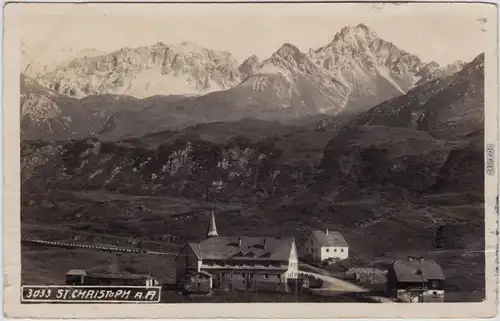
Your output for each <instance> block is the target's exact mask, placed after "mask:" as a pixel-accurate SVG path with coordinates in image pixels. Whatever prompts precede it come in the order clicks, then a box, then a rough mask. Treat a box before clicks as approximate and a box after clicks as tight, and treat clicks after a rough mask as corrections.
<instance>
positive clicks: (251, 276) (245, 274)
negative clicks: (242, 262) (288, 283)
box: [220, 272, 281, 279]
mask: <svg viewBox="0 0 500 321" xmlns="http://www.w3.org/2000/svg"><path fill="white" fill-rule="evenodd" d="M220 275H221V276H226V275H227V276H231V275H233V273H230V272H221V274H220ZM241 276H242V277H246V276H247V273H245V272H242V273H241ZM248 277H249V278H253V277H254V273H248ZM264 277H265V278H266V279H268V278H269V274H268V273H265V274H264ZM276 277H277V278H278V279H279V278H281V274H277V275H276Z"/></svg>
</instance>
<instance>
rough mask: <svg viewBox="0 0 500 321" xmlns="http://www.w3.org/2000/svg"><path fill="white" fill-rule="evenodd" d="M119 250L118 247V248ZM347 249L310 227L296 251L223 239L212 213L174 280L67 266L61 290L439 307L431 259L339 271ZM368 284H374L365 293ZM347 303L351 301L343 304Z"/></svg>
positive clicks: (440, 280) (286, 241) (284, 240)
mask: <svg viewBox="0 0 500 321" xmlns="http://www.w3.org/2000/svg"><path fill="white" fill-rule="evenodd" d="M124 250H125V249H124ZM348 258H349V245H348V244H347V242H346V240H345V239H344V237H343V236H342V234H341V233H340V232H338V231H329V230H328V229H327V230H324V231H323V230H312V231H310V233H309V236H308V237H307V240H306V241H305V243H304V244H301V246H297V244H296V242H295V238H294V237H287V236H278V237H277V236H266V237H255V236H239V237H233V236H231V237H230V236H223V235H220V234H219V231H218V230H217V225H216V221H215V214H214V211H213V210H212V212H211V214H210V220H209V222H208V229H207V233H206V238H205V239H204V240H202V241H201V242H188V243H187V244H185V245H184V247H182V249H181V250H180V252H179V253H178V254H177V255H176V256H175V257H174V260H175V283H174V284H168V283H165V284H161V283H159V281H158V280H157V279H156V278H155V277H154V276H153V275H151V274H145V275H141V274H130V273H112V272H106V273H90V272H87V271H85V270H80V269H71V270H69V271H68V272H67V273H66V284H67V285H74V286H78V285H141V286H146V287H147V286H158V285H161V286H162V287H163V289H164V290H166V291H175V292H177V294H178V295H184V296H186V297H189V298H191V299H192V298H203V297H210V296H212V295H213V294H214V293H217V292H235V291H248V292H253V293H261V294H262V293H266V294H271V295H272V294H273V293H274V294H280V293H281V294H293V295H295V297H297V296H298V295H312V296H313V297H315V296H316V297H318V298H319V300H318V301H322V300H321V299H322V298H325V297H330V298H331V299H332V300H333V302H335V301H336V300H335V299H336V298H337V299H339V298H342V299H343V300H342V301H343V302H349V301H350V300H352V301H361V302H406V303H409V302H413V303H416V302H444V281H445V276H444V273H443V269H442V268H441V266H440V265H439V264H437V263H436V262H435V261H434V260H426V259H424V258H423V257H418V258H416V257H415V258H414V257H407V258H405V259H401V260H397V261H395V262H393V263H392V264H391V265H390V267H389V269H388V270H385V271H384V270H381V269H377V268H363V267H356V268H350V269H348V270H347V271H345V272H343V273H339V272H338V271H337V272H336V271H335V268H334V267H342V262H343V261H345V260H347V259H348ZM363 281H364V282H367V283H370V284H372V285H377V286H376V287H372V288H365V287H363V286H360V285H358V284H359V283H363ZM349 299H350V300H349Z"/></svg>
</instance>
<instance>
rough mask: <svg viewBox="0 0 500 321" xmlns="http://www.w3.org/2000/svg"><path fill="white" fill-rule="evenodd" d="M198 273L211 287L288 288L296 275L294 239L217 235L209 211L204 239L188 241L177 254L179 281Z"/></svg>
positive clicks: (212, 216) (296, 264)
mask: <svg viewBox="0 0 500 321" xmlns="http://www.w3.org/2000/svg"><path fill="white" fill-rule="evenodd" d="M201 272H203V273H204V275H206V274H207V273H208V274H209V275H211V278H212V279H211V281H210V282H211V283H210V284H212V286H213V287H214V288H223V289H228V290H233V289H246V290H258V289H264V288H267V289H269V290H284V291H287V290H288V280H290V279H296V278H297V277H298V254H297V248H296V245H295V239H294V238H293V237H268V236H265V237H255V236H254V237H248V236H219V234H218V232H217V228H216V226H215V216H214V213H213V211H212V213H211V217H210V222H209V227H208V231H207V235H206V239H204V240H203V241H201V242H198V243H196V242H189V243H187V244H186V245H185V246H184V247H183V248H182V250H181V251H180V252H179V254H178V255H177V257H176V275H177V283H178V284H179V283H181V282H183V281H182V280H186V279H189V280H193V278H192V277H190V278H187V277H186V276H189V275H195V274H200V273H201ZM202 279H203V275H200V280H202ZM190 288H193V287H192V285H191V286H190Z"/></svg>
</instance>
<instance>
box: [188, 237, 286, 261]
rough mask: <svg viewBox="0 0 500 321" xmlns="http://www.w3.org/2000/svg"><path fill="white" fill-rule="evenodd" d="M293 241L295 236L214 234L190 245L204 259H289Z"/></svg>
mask: <svg viewBox="0 0 500 321" xmlns="http://www.w3.org/2000/svg"><path fill="white" fill-rule="evenodd" d="M240 240H241V246H240ZM264 243H265V246H264ZM293 243H294V238H293V237H283V238H274V237H246V236H242V237H229V236H212V237H210V238H208V239H206V240H203V241H201V242H200V243H188V246H189V247H191V249H192V250H193V252H194V253H195V254H196V256H197V257H198V258H199V259H202V260H226V261H227V260H241V261H245V260H252V261H253V260H257V261H258V260H263V261H288V258H289V257H290V252H291V250H292V244H293Z"/></svg>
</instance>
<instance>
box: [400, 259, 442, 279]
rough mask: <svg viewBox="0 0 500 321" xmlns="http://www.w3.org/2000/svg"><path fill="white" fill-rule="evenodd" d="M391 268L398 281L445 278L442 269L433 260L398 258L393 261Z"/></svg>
mask: <svg viewBox="0 0 500 321" xmlns="http://www.w3.org/2000/svg"><path fill="white" fill-rule="evenodd" d="M393 269H394V273H395V274H396V278H397V279H398V281H399V282H425V281H427V280H444V279H445V276H444V272H443V269H442V268H441V266H440V265H439V264H437V263H436V261H433V260H420V259H404V260H398V261H396V262H394V264H393Z"/></svg>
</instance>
